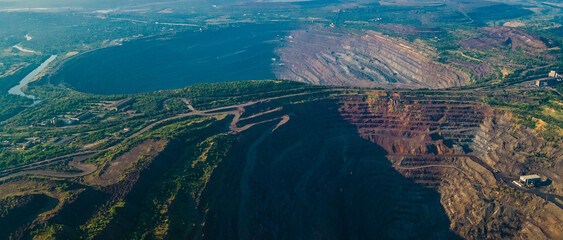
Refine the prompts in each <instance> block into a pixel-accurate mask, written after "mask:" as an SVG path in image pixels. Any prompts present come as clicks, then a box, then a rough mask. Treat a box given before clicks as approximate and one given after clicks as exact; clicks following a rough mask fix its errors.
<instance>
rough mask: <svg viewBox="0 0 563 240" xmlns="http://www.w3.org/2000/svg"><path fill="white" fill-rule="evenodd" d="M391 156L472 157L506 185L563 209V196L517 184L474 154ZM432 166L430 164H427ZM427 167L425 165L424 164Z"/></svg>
mask: <svg viewBox="0 0 563 240" xmlns="http://www.w3.org/2000/svg"><path fill="white" fill-rule="evenodd" d="M389 156H405V157H467V158H469V159H471V160H472V161H473V162H475V163H477V164H479V165H480V166H482V167H483V168H485V169H486V170H487V171H489V172H491V174H492V175H493V177H494V178H495V179H496V180H497V181H498V182H503V183H505V184H506V185H508V186H509V187H511V188H513V189H515V190H518V191H522V192H526V193H531V194H534V195H536V196H538V197H540V198H542V199H545V200H546V201H549V202H551V203H553V204H555V205H556V206H557V207H559V208H561V209H563V196H559V195H556V194H550V193H544V192H541V191H540V190H538V189H536V188H523V187H520V186H518V185H516V184H514V183H513V182H512V181H514V180H518V179H515V178H511V177H509V176H506V175H504V174H502V173H500V172H497V171H495V170H494V169H493V168H492V167H491V166H489V165H488V164H486V163H485V162H484V161H483V160H481V159H480V158H478V157H476V156H473V155H468V154H440V155H413V154H389ZM427 166H430V165H427ZM422 167H425V166H422Z"/></svg>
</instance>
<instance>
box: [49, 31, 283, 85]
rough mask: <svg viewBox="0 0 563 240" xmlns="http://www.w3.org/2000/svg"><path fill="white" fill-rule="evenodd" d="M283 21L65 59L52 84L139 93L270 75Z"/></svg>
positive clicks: (149, 41) (142, 42)
mask: <svg viewBox="0 0 563 240" xmlns="http://www.w3.org/2000/svg"><path fill="white" fill-rule="evenodd" d="M285 28H286V26H284V25H270V24H268V25H252V26H242V27H230V28H224V29H221V30H208V31H203V32H189V33H182V34H178V35H176V36H171V37H166V38H149V39H143V40H137V41H133V42H128V43H125V44H123V45H122V46H117V47H110V48H104V49H100V50H97V51H93V52H90V53H86V54H83V55H80V56H77V57H74V58H73V59H70V60H69V61H67V62H65V63H63V65H62V66H60V67H59V68H58V70H57V71H56V72H55V73H54V74H53V75H51V77H50V81H51V82H65V83H67V84H69V85H70V86H71V87H72V88H74V89H76V90H78V91H82V92H88V93H96V94H118V93H139V92H148V91H156V90H163V89H174V88H183V87H186V86H189V85H193V84H197V83H213V82H224V81H234V80H261V79H272V78H274V77H275V76H274V74H273V73H272V67H271V65H272V62H273V61H274V60H273V59H275V58H277V56H276V55H275V53H274V49H275V47H276V46H277V41H279V40H280V39H281V38H283V37H284V33H285V30H286V29H285Z"/></svg>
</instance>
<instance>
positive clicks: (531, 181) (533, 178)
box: [520, 174, 541, 186]
mask: <svg viewBox="0 0 563 240" xmlns="http://www.w3.org/2000/svg"><path fill="white" fill-rule="evenodd" d="M520 182H521V183H523V184H525V185H527V186H531V185H533V186H535V185H536V184H538V183H540V182H541V177H540V176H538V175H536V174H534V175H524V176H520Z"/></svg>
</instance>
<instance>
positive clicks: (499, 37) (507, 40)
mask: <svg viewBox="0 0 563 240" xmlns="http://www.w3.org/2000/svg"><path fill="white" fill-rule="evenodd" d="M483 30H484V31H485V34H483V35H482V36H481V37H478V38H472V39H468V40H463V41H461V45H462V46H463V47H466V48H474V49H489V48H493V47H496V48H499V47H510V48H511V49H512V50H513V51H514V50H516V49H517V48H520V49H522V50H525V51H529V52H534V53H537V52H542V51H544V50H546V49H547V46H546V45H545V43H543V42H542V41H541V40H540V39H539V38H538V37H536V36H533V35H531V34H528V33H525V32H523V31H521V30H519V29H517V28H512V27H484V28H483Z"/></svg>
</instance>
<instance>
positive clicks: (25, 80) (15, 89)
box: [8, 55, 57, 103]
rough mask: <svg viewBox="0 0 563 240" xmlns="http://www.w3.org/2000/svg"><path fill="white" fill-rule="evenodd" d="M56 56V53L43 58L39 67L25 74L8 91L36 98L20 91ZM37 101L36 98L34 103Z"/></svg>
mask: <svg viewBox="0 0 563 240" xmlns="http://www.w3.org/2000/svg"><path fill="white" fill-rule="evenodd" d="M56 58H57V55H52V56H51V57H49V58H48V59H47V60H45V62H43V63H42V64H41V65H39V67H37V68H36V69H35V70H33V71H31V72H30V73H29V74H27V76H25V77H24V78H23V79H22V80H21V81H20V83H19V84H18V85H17V86H15V87H13V88H11V89H10V90H8V93H9V94H13V95H20V96H24V97H27V98H31V99H34V100H36V99H37V97H35V96H33V95H28V94H25V93H24V92H23V91H22V88H23V87H24V86H25V85H27V84H28V83H29V82H30V81H31V80H32V79H33V78H35V76H37V74H39V73H40V72H41V71H43V69H45V68H46V67H47V66H49V63H51V62H52V61H54V60H55V59H56ZM37 101H38V100H36V101H35V102H34V103H36V102H37Z"/></svg>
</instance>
